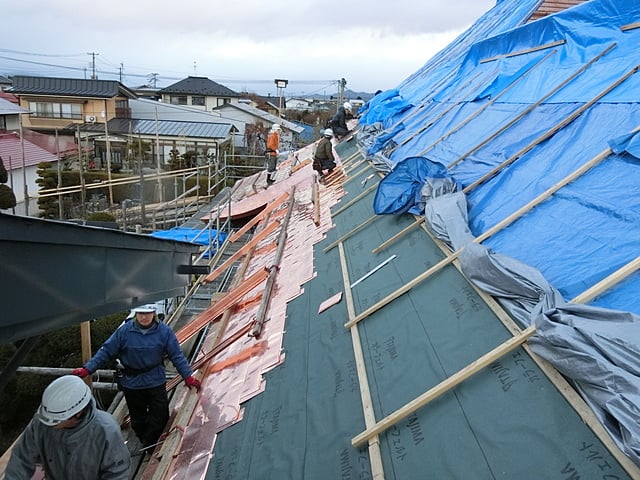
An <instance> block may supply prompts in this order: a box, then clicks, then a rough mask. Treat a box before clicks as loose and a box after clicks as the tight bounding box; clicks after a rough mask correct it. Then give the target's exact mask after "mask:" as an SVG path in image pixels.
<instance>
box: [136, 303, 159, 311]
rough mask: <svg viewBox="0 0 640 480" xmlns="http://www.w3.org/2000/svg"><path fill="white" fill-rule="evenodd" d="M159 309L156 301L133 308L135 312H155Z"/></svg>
mask: <svg viewBox="0 0 640 480" xmlns="http://www.w3.org/2000/svg"><path fill="white" fill-rule="evenodd" d="M156 310H157V308H156V305H155V304H154V303H147V304H146V305H140V306H139V307H136V308H134V309H133V313H155V311H156Z"/></svg>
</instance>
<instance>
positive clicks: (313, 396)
mask: <svg viewBox="0 0 640 480" xmlns="http://www.w3.org/2000/svg"><path fill="white" fill-rule="evenodd" d="M350 149H351V146H350V145H349V144H342V145H340V146H339V148H338V152H339V153H340V155H341V157H342V158H343V159H345V158H348V157H349V156H350V155H351V153H353V152H352V151H351V150H350ZM362 167H364V165H362V166H361V167H356V168H354V173H357V172H358V171H361V170H362ZM371 173H372V170H368V171H365V172H363V173H361V174H360V175H358V176H357V177H355V178H352V179H350V181H349V182H348V183H346V184H345V191H346V195H345V197H344V198H343V199H342V201H341V202H340V203H338V204H337V205H336V206H335V207H334V208H333V212H334V216H333V220H334V222H335V228H334V229H332V230H330V231H329V232H328V236H327V238H326V239H325V240H323V241H322V242H320V243H318V244H317V245H315V246H313V249H314V257H315V267H316V270H317V273H318V275H317V277H316V278H314V279H313V280H312V281H310V282H309V283H308V284H306V285H305V286H304V294H303V295H301V296H300V297H298V298H296V299H295V300H293V301H292V302H291V303H290V304H289V305H288V309H287V326H286V333H285V338H284V346H283V348H284V351H285V353H286V358H285V361H284V363H283V365H282V366H280V367H278V368H276V369H274V370H273V371H271V372H270V373H268V374H267V375H266V391H265V392H264V393H262V394H260V395H258V396H257V397H255V398H253V399H252V400H250V401H248V402H246V404H244V408H245V411H244V416H243V418H242V420H241V421H240V422H239V423H237V424H236V425H234V426H232V427H230V428H227V429H226V430H224V431H223V432H221V433H220V434H219V436H218V438H217V441H216V445H215V449H214V456H213V458H212V460H211V464H210V467H209V470H208V473H207V477H206V478H207V479H209V480H211V479H318V480H326V479H367V478H371V476H372V474H371V466H370V460H369V453H368V450H367V449H366V447H365V448H355V447H353V446H352V444H351V439H352V438H353V437H354V436H356V435H358V434H359V433H361V432H362V431H364V430H365V423H364V415H363V411H362V402H361V397H360V387H359V384H358V378H357V372H356V364H355V357H354V353H353V345H352V340H351V334H350V332H349V330H348V329H346V328H345V327H344V323H345V322H347V321H348V320H349V317H348V313H347V303H346V301H345V299H344V297H343V300H342V301H341V302H340V303H338V304H337V305H334V306H333V307H331V308H329V309H328V310H326V311H324V312H323V313H321V314H318V313H317V312H318V306H319V305H320V304H321V303H322V302H323V301H325V300H326V299H327V298H329V297H331V296H332V295H334V294H336V293H338V292H340V291H344V289H345V287H344V285H343V277H342V269H341V262H340V256H339V249H338V248H337V247H336V248H331V249H329V250H328V251H327V252H325V251H324V250H325V249H326V248H327V247H328V246H331V245H332V244H333V243H334V242H335V241H336V240H337V239H339V238H341V237H342V236H344V235H345V234H347V233H348V232H350V231H351V230H352V229H354V228H355V227H356V226H358V225H360V224H361V223H362V222H364V221H365V220H367V219H368V218H369V217H371V216H372V215H373V211H372V207H371V204H372V198H373V195H374V191H371V192H370V193H369V194H368V195H367V196H366V197H364V198H362V199H361V200H360V201H358V202H357V203H356V204H354V205H353V206H351V207H350V208H348V209H347V210H344V211H342V212H340V213H338V214H337V215H336V214H335V212H337V211H338V210H339V209H340V208H341V207H342V206H344V205H345V204H347V202H349V201H350V199H353V198H355V197H356V196H357V195H358V194H359V193H361V192H362V191H363V190H365V189H366V188H368V187H369V186H370V185H371V184H372V182H375V181H377V180H378V178H379V177H378V176H377V175H376V177H375V178H372V179H369V180H368V181H367V182H366V184H365V185H364V186H363V185H362V184H361V182H362V181H363V180H364V179H365V178H366V177H367V176H368V175H369V174H371ZM411 222H412V218H411V217H410V216H409V215H403V216H381V217H380V218H377V219H376V220H375V221H374V222H373V223H372V224H370V225H368V226H367V227H366V228H364V229H363V230H361V231H359V232H358V233H357V234H355V235H353V236H352V237H350V238H348V239H346V240H345V241H344V250H345V256H346V258H347V261H346V263H347V265H348V270H349V282H350V283H354V282H356V281H357V280H358V279H360V278H361V277H363V276H364V275H365V274H367V273H368V272H370V271H371V270H373V269H374V268H376V267H377V266H378V265H380V264H381V263H382V262H384V261H385V260H387V259H388V258H390V257H392V256H393V255H396V257H395V258H393V260H390V261H389V262H388V263H387V264H385V265H384V266H383V267H381V268H380V269H379V270H377V271H376V272H375V273H373V274H372V275H370V276H369V277H367V278H366V279H364V280H362V281H361V282H360V283H358V284H357V285H355V286H354V287H353V289H352V291H353V299H354V304H355V309H356V314H357V313H360V312H362V311H363V310H365V309H366V308H368V307H370V306H371V305H373V304H375V303H376V302H378V301H379V300H381V299H383V298H384V297H386V296H387V295H388V294H390V293H391V292H393V291H394V290H396V289H398V288H399V287H401V286H403V285H404V284H406V283H408V282H410V281H411V280H412V279H414V278H415V277H416V276H417V275H419V274H420V273H422V272H424V271H425V270H427V269H428V268H429V267H431V266H432V265H434V264H435V263H437V262H438V261H439V260H441V259H442V258H444V255H443V253H442V252H441V250H440V249H439V248H438V247H437V245H436V244H435V243H434V242H433V241H432V240H431V239H430V238H429V236H428V235H427V234H426V232H425V231H424V230H422V229H414V230H413V231H412V232H411V233H408V234H407V235H405V236H404V237H403V238H402V239H400V240H398V241H397V242H395V243H393V244H392V245H390V246H389V247H388V248H387V249H386V250H383V251H381V252H380V253H378V254H377V255H376V254H373V253H371V251H372V249H374V248H375V247H377V246H378V245H380V244H381V243H382V242H384V241H386V240H388V239H389V238H390V237H392V236H393V235H394V234H395V233H397V232H399V231H400V230H401V229H403V228H404V227H406V226H407V225H409V224H410V223H411ZM309 248H311V246H310V247H309ZM282 274H283V275H286V265H285V266H283V271H282ZM358 328H359V332H360V338H361V343H362V349H363V352H364V357H365V363H366V369H367V375H368V378H369V385H370V389H371V397H372V401H373V408H374V411H375V418H376V420H377V421H380V420H381V419H383V418H384V417H385V416H387V415H389V414H390V413H392V412H393V411H394V410H396V409H398V408H400V407H402V406H403V405H405V404H406V403H407V402H409V401H411V400H412V399H414V398H415V397H417V396H419V395H420V394H422V393H423V392H425V391H427V390H428V389H429V388H431V387H433V386H434V385H437V384H438V383H440V382H441V381H443V380H445V379H446V378H448V377H450V376H451V375H452V374H454V373H455V372H457V371H458V370H460V369H462V368H464V367H465V366H467V365H468V364H469V363H471V362H473V361H474V360H476V359H477V358H479V357H480V356H482V355H483V354H485V353H487V352H489V351H490V350H492V349H493V348H494V347H496V346H498V345H499V344H500V343H502V342H504V341H506V340H507V339H509V338H511V334H510V333H509V332H508V331H507V329H506V328H505V327H504V326H503V324H502V323H501V322H500V320H499V319H498V318H497V316H496V314H495V313H494V312H493V311H492V310H491V309H490V308H489V307H488V306H487V304H486V303H485V302H484V300H483V299H482V298H481V297H480V296H479V295H478V293H477V292H476V291H475V290H474V288H473V287H472V286H471V285H470V283H469V282H468V281H467V280H466V279H465V277H464V276H463V275H462V274H461V273H460V272H459V271H458V270H457V269H456V267H455V266H454V265H449V266H447V267H445V268H444V269H443V270H441V271H440V272H439V273H437V274H435V275H434V276H433V277H431V278H429V279H427V280H426V281H424V282H422V283H420V284H418V285H417V286H415V287H414V288H413V289H411V290H410V291H409V292H408V293H406V294H404V295H402V296H400V297H399V298H397V299H396V300H394V301H393V302H391V303H390V304H388V305H386V306H385V307H383V308H382V309H380V310H378V311H377V312H375V313H374V314H372V315H371V316H369V317H367V318H365V319H364V320H362V321H361V322H360V323H359V324H358ZM380 446H381V447H380V449H381V455H382V464H383V467H384V476H385V478H387V479H438V480H441V479H474V480H482V479H496V478H502V479H516V478H517V479H569V478H573V479H578V478H581V479H611V480H612V479H623V478H629V476H628V475H627V474H626V473H625V471H624V470H623V468H622V467H621V466H620V465H619V464H618V463H617V461H616V460H615V459H614V458H613V457H612V456H611V454H610V453H609V452H608V450H607V448H606V447H605V446H604V445H603V444H602V443H601V442H600V440H599V439H598V438H597V437H596V436H595V435H594V434H593V432H592V431H591V430H590V429H589V427H588V426H586V425H585V424H584V422H583V421H582V420H581V418H580V417H579V416H578V414H577V413H576V412H575V410H574V409H573V407H572V406H571V405H569V403H568V402H567V401H566V400H565V398H564V397H562V396H561V394H560V393H559V392H558V390H557V389H556V387H555V386H554V385H553V384H552V383H551V382H550V381H549V380H548V379H547V377H546V376H545V375H544V373H543V372H542V371H541V370H540V368H539V367H538V366H537V364H536V363H535V362H534V361H533V360H532V359H531V358H530V356H529V355H528V354H527V352H526V351H525V350H524V349H522V348H518V349H516V350H514V351H513V352H511V353H509V354H507V355H506V356H504V357H503V358H501V359H500V360H499V361H496V362H495V363H493V364H492V365H491V366H490V367H487V368H485V369H484V370H482V371H481V372H480V373H478V374H476V375H475V376H473V377H471V378H470V379H468V380H466V381H465V382H463V383H462V384H461V385H459V386H458V387H457V388H455V389H454V390H452V391H450V392H449V393H447V394H444V395H442V396H441V397H439V398H438V399H436V400H435V401H433V402H431V403H429V404H428V405H426V406H424V407H422V408H421V409H419V410H418V411H417V412H416V413H415V414H412V415H410V416H409V417H407V418H405V419H404V420H402V421H400V422H399V423H398V424H397V425H395V426H392V427H391V428H389V429H388V430H386V431H385V432H383V433H381V434H380Z"/></svg>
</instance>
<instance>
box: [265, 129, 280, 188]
mask: <svg viewBox="0 0 640 480" xmlns="http://www.w3.org/2000/svg"><path fill="white" fill-rule="evenodd" d="M279 148H280V125H278V124H277V123H274V124H273V126H272V127H271V130H269V135H268V136H267V151H266V156H267V185H272V184H273V182H274V181H275V176H276V163H277V161H278V154H279V153H280V150H279Z"/></svg>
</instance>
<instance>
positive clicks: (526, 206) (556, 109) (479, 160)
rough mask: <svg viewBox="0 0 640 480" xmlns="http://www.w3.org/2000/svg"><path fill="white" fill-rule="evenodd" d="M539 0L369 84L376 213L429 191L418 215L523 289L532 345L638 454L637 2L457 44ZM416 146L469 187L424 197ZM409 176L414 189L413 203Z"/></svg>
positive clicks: (495, 284)
mask: <svg viewBox="0 0 640 480" xmlns="http://www.w3.org/2000/svg"><path fill="white" fill-rule="evenodd" d="M534 4H535V2H507V1H503V2H499V3H498V4H497V5H496V7H495V8H494V9H493V10H492V11H491V12H489V13H488V14H487V15H486V16H485V17H483V19H481V20H480V21H479V22H477V23H476V25H474V27H472V28H471V29H470V30H469V32H467V34H466V35H463V36H462V37H461V38H460V39H459V40H458V41H457V42H455V43H454V44H452V45H451V46H450V47H448V48H447V49H445V50H444V51H443V52H442V53H441V54H440V55H438V56H436V57H434V59H432V60H431V61H430V62H429V63H427V64H426V65H425V67H423V68H422V69H421V70H420V71H419V72H417V73H416V74H414V75H413V76H412V77H410V78H409V79H407V80H406V81H405V82H403V84H401V85H400V86H399V87H398V89H396V90H394V91H390V92H386V93H385V95H379V96H378V97H375V98H374V99H372V100H371V102H370V104H369V105H368V110H365V112H364V114H363V115H362V117H361V119H360V122H361V123H362V124H364V125H368V126H370V127H371V126H376V124H377V128H378V129H379V130H378V132H377V133H373V136H374V138H375V139H374V140H372V139H369V140H367V141H366V142H365V143H366V149H367V153H368V154H369V155H371V156H373V155H378V156H379V155H382V156H383V157H384V158H385V160H386V162H387V168H388V170H390V171H391V173H390V174H389V175H388V177H387V178H385V181H382V182H381V186H380V189H379V191H378V193H377V197H376V198H377V200H379V201H378V202H377V203H376V204H375V208H376V213H403V212H405V211H407V210H409V209H414V210H420V211H424V205H425V204H426V210H427V211H426V216H427V224H428V225H429V226H430V228H431V229H432V230H434V231H436V232H439V234H440V236H441V238H443V239H445V240H447V241H448V242H449V244H450V245H451V246H452V249H453V250H454V251H456V252H458V251H461V250H463V251H464V253H463V255H462V256H461V258H463V259H464V260H465V261H466V263H465V261H463V269H464V270H465V272H469V273H468V275H469V276H470V277H471V278H473V279H474V281H477V282H479V284H481V285H483V287H484V288H487V289H488V290H489V291H491V292H492V294H494V295H497V296H498V297H501V296H502V297H503V298H504V297H506V298H507V299H509V298H511V299H515V298H525V300H516V301H515V302H513V303H517V305H515V306H514V305H512V307H513V308H512V309H510V310H509V311H510V313H512V315H514V316H515V317H516V318H519V320H520V321H521V322H522V324H523V325H525V326H526V325H535V326H536V328H537V329H538V335H537V336H536V337H534V339H533V340H532V341H531V343H532V345H533V346H534V349H535V351H536V352H538V353H540V354H541V355H543V356H544V358H546V359H547V360H549V361H550V362H551V363H552V364H554V365H555V366H556V367H557V368H558V369H559V370H560V371H562V372H563V373H564V374H565V375H567V377H568V378H570V379H572V381H573V382H574V384H575V385H576V388H577V389H578V390H579V391H581V392H582V393H583V395H584V396H585V398H586V399H587V402H588V403H589V404H590V405H591V406H592V407H593V408H594V410H595V411H596V414H597V415H598V417H599V418H600V419H601V421H602V423H603V424H604V425H605V426H606V428H607V429H608V430H609V433H610V434H611V435H612V437H613V438H614V439H615V440H616V442H617V443H618V444H619V445H620V448H621V449H622V450H623V451H624V452H625V453H626V454H627V455H629V457H630V458H631V459H632V460H633V461H634V462H635V463H636V464H638V465H640V430H639V429H638V424H639V423H638V421H639V420H640V390H639V385H640V382H639V381H638V376H639V374H640V316H639V315H640V299H639V298H638V295H637V293H636V292H637V291H638V288H639V287H640V275H638V273H637V269H638V245H639V244H640V222H639V220H640V218H639V216H638V212H639V211H640V210H639V209H638V206H639V205H638V202H640V196H639V195H638V192H639V190H638V188H637V183H638V182H637V180H638V178H640V170H639V168H640V164H639V162H638V156H637V155H638V149H637V143H638V140H637V134H636V131H637V130H638V128H639V126H640V108H638V107H639V105H638V98H640V76H638V75H637V73H638V70H639V69H640V52H639V51H638V49H637V45H638V41H640V28H638V27H639V25H638V24H637V19H638V18H639V17H640V5H638V4H637V3H630V2H625V1H612V0H591V1H589V2H585V3H583V4H581V5H579V6H576V7H574V8H571V9H568V10H565V11H563V12H561V13H558V14H556V15H552V16H549V17H545V18H542V19H540V20H537V21H535V22H532V23H529V24H526V25H522V26H517V28H510V29H509V28H501V29H495V30H493V32H492V35H491V36H489V37H488V38H483V39H481V40H480V39H478V41H476V42H475V43H473V44H471V45H467V46H468V47H469V48H466V49H463V48H462V46H463V44H465V43H466V42H467V40H468V39H469V38H470V37H471V36H473V35H474V34H477V33H478V32H480V31H483V28H485V27H486V24H487V22H489V23H491V22H492V21H493V20H494V16H500V17H503V18H509V15H513V14H514V13H515V12H517V11H521V12H524V11H526V10H527V9H528V8H530V7H532V6H533V5H534ZM511 18H513V17H511ZM507 23H509V22H507ZM511 26H512V27H513V26H514V25H512V24H511ZM485 33H486V31H485ZM365 143H363V145H364V144H365ZM415 158H421V159H422V162H424V163H425V164H429V163H434V164H436V165H440V166H441V167H442V168H444V169H446V172H447V174H448V177H450V183H451V184H459V185H460V188H461V192H462V193H463V194H464V196H465V197H464V201H463V202H460V200H459V198H458V199H456V195H452V194H447V195H445V197H443V198H440V199H435V200H433V203H432V204H429V202H430V199H429V196H430V195H431V193H432V191H433V188H431V186H430V185H429V187H430V188H427V191H426V192H425V189H424V188H423V189H422V191H421V192H420V188H419V187H416V186H415V180H414V178H415V176H414V177H412V178H411V179H410V181H406V182H404V187H403V185H402V181H401V180H399V179H402V178H403V171H405V170H406V167H407V165H408V164H407V162H408V161H410V160H411V159H415ZM414 168H415V165H414ZM391 179H395V180H396V181H391ZM425 183H428V182H425ZM407 189H410V190H411V191H413V192H416V191H418V192H419V193H421V194H422V195H423V197H422V198H420V201H418V200H416V201H414V202H413V204H410V205H408V204H407V198H406V197H407V195H406V190H407ZM417 197H420V195H417ZM394 198H395V200H394ZM383 199H384V202H383V201H382V200H383ZM461 205H462V206H461ZM451 212H457V213H455V214H454V215H450V213H451ZM456 216H459V218H457V219H455V220H454V221H451V220H452V219H453V218H454V217H456ZM463 217H464V218H463ZM471 242H473V244H472V243H471ZM480 242H482V247H481V248H480V249H479V246H478V245H475V244H476V243H480ZM481 251H482V253H481ZM471 252H476V253H481V255H479V256H476V258H474V259H472V258H471V257H472V255H471ZM494 252H495V253H494ZM483 256H488V257H493V260H491V261H490V262H484V263H481V260H480V258H482V257H483ZM498 257H499V258H500V259H501V260H500V261H496V260H495V259H496V258H498ZM505 262H506V263H505ZM490 264H491V265H492V266H495V265H497V264H500V265H501V267H500V269H499V271H500V272H501V273H505V272H509V274H510V275H511V278H509V280H507V281H508V283H509V284H510V285H509V287H510V288H512V289H509V288H499V287H502V286H503V285H500V281H503V280H504V279H505V278H507V277H508V275H502V274H497V273H496V272H498V270H495V271H494V270H492V268H491V267H489V265H490ZM480 265H481V266H482V267H480ZM505 265H509V266H508V267H505ZM465 267H466V269H465ZM521 268H522V269H524V270H522V269H521ZM471 272H472V273H471ZM523 272H524V273H523ZM533 278H536V279H537V280H538V281H536V282H532V279H533ZM514 279H515V280H516V281H514ZM520 280H522V281H523V282H526V283H527V286H526V288H527V289H528V290H529V292H528V293H527V295H525V296H524V297H519V295H520V293H519V292H517V290H518V287H517V286H516V284H518V283H519V281H520ZM546 282H548V284H547V285H546V286H544V287H541V285H544V284H545V283H546ZM532 287H533V288H532ZM590 289H593V293H592V294H588V293H584V292H589V291H590ZM543 292H546V293H543ZM527 299H528V300H527ZM570 303H585V304H586V305H572V304H570Z"/></svg>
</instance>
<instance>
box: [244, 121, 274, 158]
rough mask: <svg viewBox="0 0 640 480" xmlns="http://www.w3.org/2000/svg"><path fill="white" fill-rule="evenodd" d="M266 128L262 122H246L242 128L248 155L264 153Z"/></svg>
mask: <svg viewBox="0 0 640 480" xmlns="http://www.w3.org/2000/svg"><path fill="white" fill-rule="evenodd" d="M267 135H268V132H267V128H266V127H265V126H264V125H263V124H262V123H248V124H247V125H246V126H245V129H244V141H245V144H246V145H247V150H248V153H249V155H264V153H265V150H266V148H267V147H266V144H265V142H266V139H267Z"/></svg>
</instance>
